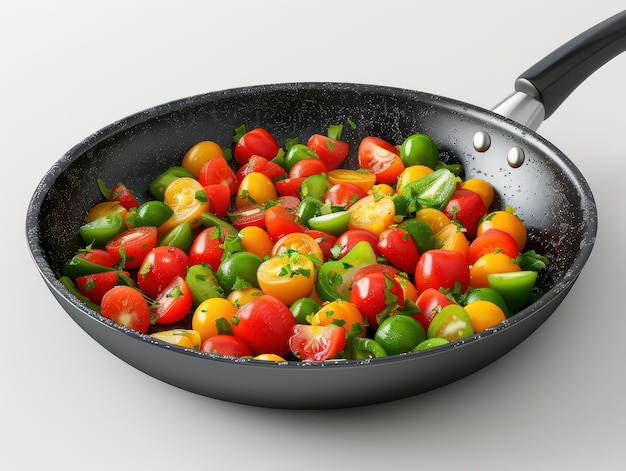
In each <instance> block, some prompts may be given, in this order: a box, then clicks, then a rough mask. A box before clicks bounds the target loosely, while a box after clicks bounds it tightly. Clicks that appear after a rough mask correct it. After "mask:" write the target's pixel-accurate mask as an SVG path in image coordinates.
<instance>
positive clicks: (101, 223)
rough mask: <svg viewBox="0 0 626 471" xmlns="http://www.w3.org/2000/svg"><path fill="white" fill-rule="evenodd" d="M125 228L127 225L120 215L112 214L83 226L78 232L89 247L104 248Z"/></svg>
mask: <svg viewBox="0 0 626 471" xmlns="http://www.w3.org/2000/svg"><path fill="white" fill-rule="evenodd" d="M125 228H126V224H125V223H124V220H123V219H122V216H121V215H120V213H110V214H106V215H104V216H100V217H99V218H97V219H94V220H93V221H91V222H88V223H86V224H83V225H82V226H81V227H80V229H79V231H78V232H79V233H80V237H81V238H82V239H83V241H84V242H85V243H86V244H87V245H92V246H93V247H98V248H104V246H105V245H106V243H107V242H108V241H109V240H111V238H112V237H113V236H115V235H117V234H119V233H120V232H122V230H124V229H125Z"/></svg>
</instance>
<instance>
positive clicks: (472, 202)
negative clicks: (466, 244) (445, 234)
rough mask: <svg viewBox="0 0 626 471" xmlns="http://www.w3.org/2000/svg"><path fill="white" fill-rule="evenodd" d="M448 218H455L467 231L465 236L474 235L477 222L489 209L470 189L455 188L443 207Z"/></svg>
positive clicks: (469, 237) (471, 237)
mask: <svg viewBox="0 0 626 471" xmlns="http://www.w3.org/2000/svg"><path fill="white" fill-rule="evenodd" d="M443 212H444V214H445V215H446V216H448V218H450V220H457V221H459V222H460V223H461V225H462V226H463V227H464V228H465V230H466V231H467V232H466V234H467V238H468V239H473V238H474V237H476V228H477V227H478V223H479V222H480V220H481V219H482V217H483V216H485V215H486V214H487V213H488V212H489V210H488V209H487V206H485V203H484V202H483V199H482V198H481V197H480V196H479V195H478V193H474V192H473V191H471V190H464V189H457V190H456V191H455V192H454V194H453V195H452V197H451V198H450V199H449V200H448V202H447V203H446V205H445V206H444V208H443Z"/></svg>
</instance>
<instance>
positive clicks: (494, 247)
mask: <svg viewBox="0 0 626 471" xmlns="http://www.w3.org/2000/svg"><path fill="white" fill-rule="evenodd" d="M496 252H504V253H505V254H507V255H508V256H509V257H511V258H516V257H517V256H518V255H519V249H518V248H517V242H515V239H513V237H511V235H510V234H509V233H507V232H504V231H501V230H500V229H487V230H486V231H484V232H482V233H481V234H480V235H479V236H478V237H476V238H475V239H474V240H473V241H472V242H471V243H470V245H469V248H468V251H467V261H468V263H469V264H470V265H472V264H474V263H475V262H476V260H478V259H479V258H480V257H482V256H483V255H485V254H488V253H496Z"/></svg>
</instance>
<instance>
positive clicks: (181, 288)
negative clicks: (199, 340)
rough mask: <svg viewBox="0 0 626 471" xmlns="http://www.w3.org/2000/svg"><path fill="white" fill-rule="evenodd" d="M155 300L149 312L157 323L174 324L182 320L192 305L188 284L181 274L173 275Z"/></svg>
mask: <svg viewBox="0 0 626 471" xmlns="http://www.w3.org/2000/svg"><path fill="white" fill-rule="evenodd" d="M155 301H156V302H155V304H154V306H153V307H151V309H150V312H151V313H152V315H153V316H154V318H155V322H156V323H157V324H175V323H176V322H180V321H182V320H183V319H184V318H185V317H187V314H189V311H190V310H191V307H192V305H193V300H192V296H191V291H190V290H189V286H187V283H186V282H185V279H184V278H183V277H181V276H177V277H175V278H174V279H173V280H172V282H171V283H170V284H169V285H167V286H166V287H165V289H163V291H161V293H160V294H159V295H158V296H157V298H156V300H155Z"/></svg>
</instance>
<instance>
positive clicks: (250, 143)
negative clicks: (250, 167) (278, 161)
mask: <svg viewBox="0 0 626 471" xmlns="http://www.w3.org/2000/svg"><path fill="white" fill-rule="evenodd" d="M279 151H280V145H279V144H278V142H277V141H276V139H275V138H274V136H272V135H271V134H270V133H269V131H268V130H267V129H264V128H254V129H251V130H250V131H246V132H244V134H243V135H242V136H241V137H240V138H239V139H237V143H236V144H235V149H234V151H233V157H234V158H235V161H236V162H237V163H238V164H239V165H245V164H246V163H247V162H248V161H249V160H250V158H251V157H252V156H253V155H260V156H261V157H265V158H266V159H268V160H271V159H273V158H274V157H276V156H277V155H278V153H279Z"/></svg>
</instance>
